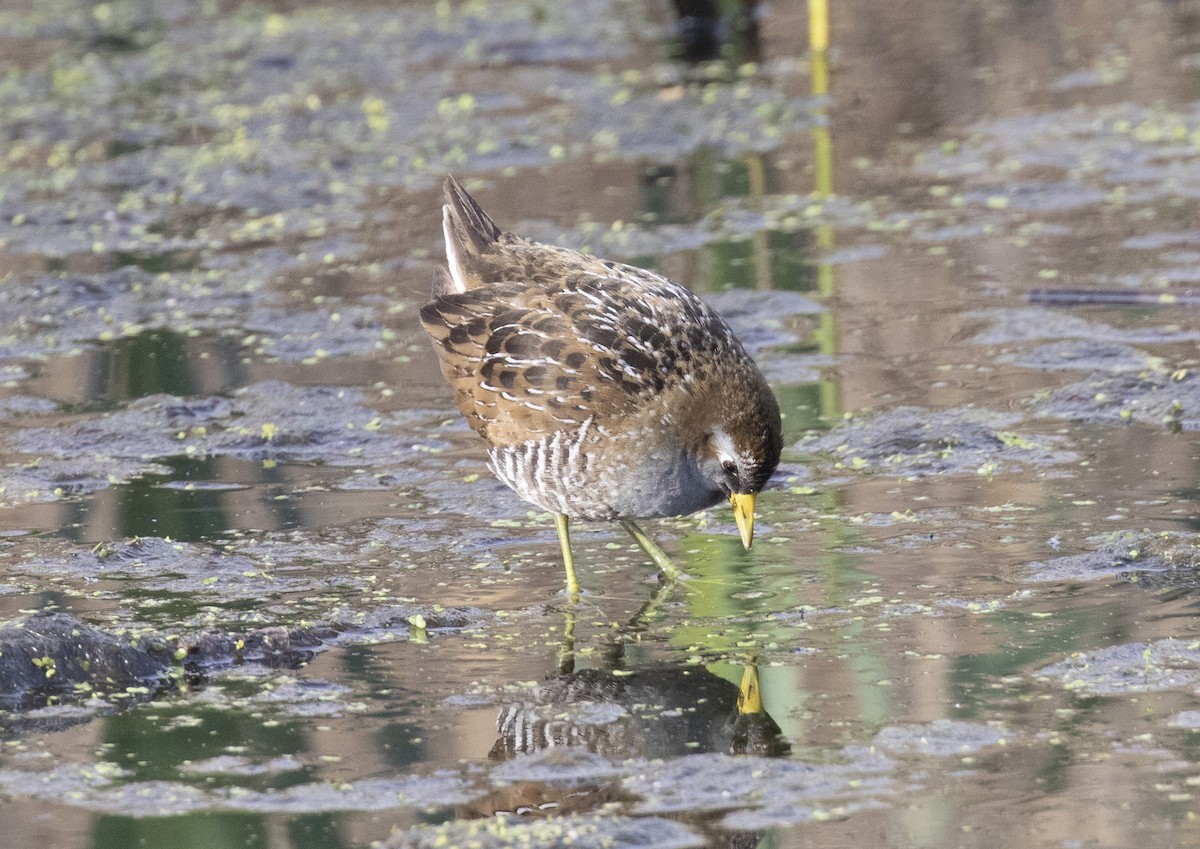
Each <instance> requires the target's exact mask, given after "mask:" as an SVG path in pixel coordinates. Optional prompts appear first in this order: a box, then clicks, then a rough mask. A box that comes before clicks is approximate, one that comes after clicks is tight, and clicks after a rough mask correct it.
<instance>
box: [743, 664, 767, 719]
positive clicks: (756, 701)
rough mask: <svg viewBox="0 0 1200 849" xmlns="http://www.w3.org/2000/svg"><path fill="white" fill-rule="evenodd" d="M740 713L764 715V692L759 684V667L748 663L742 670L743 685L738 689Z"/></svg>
mask: <svg viewBox="0 0 1200 849" xmlns="http://www.w3.org/2000/svg"><path fill="white" fill-rule="evenodd" d="M737 709H738V713H741V714H747V713H762V712H763V701H762V690H761V689H760V688H759V684H758V666H756V665H755V664H754V663H747V664H746V667H745V668H744V669H743V670H742V683H741V685H740V686H739V687H738V700H737Z"/></svg>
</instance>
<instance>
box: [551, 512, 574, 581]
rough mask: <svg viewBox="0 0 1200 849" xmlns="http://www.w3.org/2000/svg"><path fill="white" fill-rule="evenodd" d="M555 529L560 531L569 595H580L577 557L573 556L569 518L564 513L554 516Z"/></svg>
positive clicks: (559, 536) (559, 541)
mask: <svg viewBox="0 0 1200 849" xmlns="http://www.w3.org/2000/svg"><path fill="white" fill-rule="evenodd" d="M554 529H555V530H556V531H558V544H559V546H560V547H561V548H562V557H563V567H564V568H565V569H566V570H567V594H568V595H579V581H577V580H576V579H575V557H574V556H573V555H572V554H571V537H570V536H569V535H568V533H567V517H566V516H564V515H563V514H562V513H555V514H554Z"/></svg>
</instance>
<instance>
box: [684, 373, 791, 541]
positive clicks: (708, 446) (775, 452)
mask: <svg viewBox="0 0 1200 849" xmlns="http://www.w3.org/2000/svg"><path fill="white" fill-rule="evenodd" d="M753 388H754V391H753V392H745V393H742V392H739V393H736V395H737V396H740V397H735V398H732V399H720V400H719V401H718V405H717V406H715V407H713V408H710V410H709V411H708V412H710V413H712V414H714V415H713V416H712V418H711V419H710V421H709V422H708V426H707V427H705V428H704V438H703V440H702V441H701V443H700V446H699V451H698V454H697V465H698V466H699V468H700V473H701V475H702V476H703V477H704V479H705V480H706V481H707V482H708V483H709V485H710V488H711V489H713V490H714V491H720V492H723V493H724V494H725V495H726V496H727V497H728V498H729V502H730V504H731V505H732V506H733V518H734V520H735V521H736V522H737V526H738V531H740V532H741V535H742V544H743V545H745V546H746V548H749V547H750V543H751V541H752V540H753V539H754V498H755V496H756V495H758V493H759V492H761V491H762V488H763V487H764V486H766V483H767V480H768V479H769V478H770V477H771V473H772V472H774V471H775V467H776V466H777V465H778V464H779V452H780V451H781V450H782V448H783V435H782V427H781V422H780V418H779V404H778V403H777V402H776V400H775V396H774V394H772V392H771V390H770V389H769V388H767V386H766V383H765V381H764V382H763V383H762V385H761V387H759V386H755V387H753ZM705 418H708V417H707V416H706V417H705Z"/></svg>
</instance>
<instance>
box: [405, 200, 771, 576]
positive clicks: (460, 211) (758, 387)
mask: <svg viewBox="0 0 1200 849" xmlns="http://www.w3.org/2000/svg"><path fill="white" fill-rule="evenodd" d="M444 190H445V195H446V203H445V205H444V206H443V207H442V229H443V232H444V233H445V237H446V260H447V263H448V265H449V269H448V270H447V269H446V268H438V269H437V272H436V275H435V278H434V283H433V300H432V301H431V302H430V303H428V304H426V305H425V306H424V307H423V308H422V309H421V323H422V324H423V325H424V327H425V330H426V331H427V332H428V333H429V335H430V337H431V338H432V340H433V346H434V350H435V351H436V352H437V355H438V358H439V359H440V361H441V367H442V373H443V374H444V375H445V376H446V379H447V380H448V381H449V382H450V385H451V386H453V387H454V390H455V402H456V404H457V406H458V409H459V411H460V412H461V413H462V414H463V416H465V417H466V419H467V422H468V423H469V424H470V425H471V427H472V428H473V429H474V430H475V431H476V432H477V433H478V434H479V435H480V436H482V437H483V438H484V440H486V441H487V444H488V455H489V458H490V463H489V466H490V468H491V470H492V472H493V473H494V474H495V475H496V477H498V478H499V479H500V480H502V481H503V482H504V483H506V484H508V486H510V487H511V488H512V489H513V490H514V491H515V492H516V493H517V495H519V496H521V498H523V499H525V500H526V501H528V502H530V503H532V504H536V505H537V506H538V507H540V508H542V509H543V510H548V511H550V512H551V513H553V514H554V516H555V526H556V529H557V531H558V538H559V543H560V545H561V547H562V556H563V563H564V566H565V567H566V572H567V591H568V592H569V593H571V594H576V593H578V591H579V585H578V582H577V581H576V578H575V568H574V558H573V556H572V554H571V544H570V538H569V536H568V533H567V527H568V519H569V518H575V519H587V520H599V519H605V520H619V521H621V523H622V524H623V525H624V527H625V529H626V530H627V531H629V533H630V534H631V535H632V536H633V537H634V539H635V540H637V542H638V543H639V544H640V545H641V546H642V548H643V549H645V550H646V552H647V554H649V555H650V557H651V559H653V560H654V562H655V563H656V564H657V565H658V566H659V568H660V569H661V570H662V571H663V572H664V573H665V574H666V575H667V576H669V577H675V576H678V575H679V574H680V572H679V570H678V569H677V568H676V567H675V566H674V565H673V564H672V563H671V561H670V558H668V557H667V556H666V554H664V553H663V552H662V550H661V549H660V548H658V546H657V545H655V544H654V542H653V541H652V540H651V539H650V538H649V537H648V536H646V534H645V533H644V532H642V530H641V529H640V528H639V527H638V526H637V524H636V523H635V522H634V519H637V518H649V517H655V516H680V515H684V514H687V513H692V512H695V511H696V510H702V509H704V508H706V507H711V506H712V505H714V504H716V503H718V502H720V501H721V500H722V499H727V500H729V501H730V502H731V503H732V505H733V514H734V519H735V520H736V522H737V525H738V529H739V531H740V532H741V537H742V542H743V544H744V545H745V546H746V548H749V547H750V542H751V540H752V539H753V532H754V497H755V495H756V494H757V493H758V492H760V491H761V490H762V488H763V486H764V484H766V482H767V479H768V478H769V477H770V476H771V473H772V472H773V471H774V470H775V466H776V465H777V464H778V462H779V452H780V449H781V446H782V435H781V427H780V417H779V405H778V403H777V402H776V400H775V396H774V395H773V394H772V392H771V389H770V387H768V386H767V381H766V379H765V378H764V377H763V375H762V372H760V371H759V370H758V367H757V366H756V365H755V364H754V361H753V360H752V359H751V358H750V356H749V355H748V354H747V353H746V351H745V349H744V348H743V347H742V345H741V343H740V342H738V340H737V338H736V337H735V336H734V334H733V331H732V330H731V329H730V327H729V325H728V324H726V323H725V321H724V320H723V319H722V318H721V317H720V316H718V315H717V314H716V313H715V312H714V311H713V310H712V309H710V308H709V307H708V306H707V305H705V303H704V302H703V301H701V300H700V299H699V298H697V297H696V296H695V295H694V294H692V293H691V291H689V290H688V289H686V288H684V287H683V286H679V285H677V284H675V283H672V282H671V281H670V280H667V279H666V278H665V277H662V276H660V275H658V274H655V273H653V272H651V271H645V270H643V269H640V268H635V267H634V266H630V265H623V264H621V263H617V262H611V261H608V260H602V259H598V258H596V257H593V256H589V255H586V254H583V253H579V252H578V251H573V250H569V249H567V248H560V247H555V246H553V245H546V244H541V243H539V242H535V241H532V240H530V239H526V238H523V237H521V236H517V235H514V234H512V233H507V232H504V231H502V230H501V229H500V228H499V227H497V226H496V223H495V222H494V221H493V220H492V219H491V218H490V217H489V216H488V214H487V213H486V212H484V211H483V208H482V207H480V206H479V204H478V203H477V202H476V201H475V199H474V198H473V197H471V196H470V195H469V194H468V193H467V192H466V191H465V190H464V189H463V188H462V186H460V185H459V184H458V183H457V182H456V181H455V180H454V178H453V177H448V178H447V179H446V181H445V185H444Z"/></svg>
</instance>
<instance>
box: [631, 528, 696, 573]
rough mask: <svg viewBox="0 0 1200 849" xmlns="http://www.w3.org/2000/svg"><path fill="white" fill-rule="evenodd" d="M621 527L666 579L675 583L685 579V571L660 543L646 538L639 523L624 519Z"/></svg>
mask: <svg viewBox="0 0 1200 849" xmlns="http://www.w3.org/2000/svg"><path fill="white" fill-rule="evenodd" d="M621 527H623V528H624V529H625V530H626V531H628V532H629V535H630V536H631V537H633V539H634V541H635V542H637V544H638V545H640V546H641V547H642V551H644V552H646V554H647V555H649V557H650V559H651V560H653V561H654V565H655V566H657V567H658V569H659V571H660V572H662V573H663V576H664V577H665V578H667V579H668V580H672V581H674V580H675V579H677V578H682V577H683V570H681V569H680V568H679V567H678V566H676V565H675V564H674V562H672V560H671V558H670V557H668V556H667V553H666V552H665V551H663V550H662V549H661V548H659V547H658V543H656V542H655V541H654V540H652V539H650V537H648V536H646V532H645V531H643V530H642V529H641V528H639V527H638V524H637V522H635V521H633V519H622V520H621Z"/></svg>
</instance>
